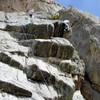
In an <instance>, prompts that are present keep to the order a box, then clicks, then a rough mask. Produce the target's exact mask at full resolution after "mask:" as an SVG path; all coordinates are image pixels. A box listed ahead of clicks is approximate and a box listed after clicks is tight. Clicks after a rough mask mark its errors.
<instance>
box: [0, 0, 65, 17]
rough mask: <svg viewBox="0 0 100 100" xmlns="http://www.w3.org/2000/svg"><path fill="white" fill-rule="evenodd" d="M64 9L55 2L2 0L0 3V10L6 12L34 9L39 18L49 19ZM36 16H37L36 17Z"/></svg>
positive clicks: (46, 0) (44, 0) (47, 0)
mask: <svg viewBox="0 0 100 100" xmlns="http://www.w3.org/2000/svg"><path fill="white" fill-rule="evenodd" d="M62 8H63V7H62V6H60V5H59V4H56V3H55V1H54V0H52V1H51V0H50V1H49V0H31V1H27V0H17V1H16V0H15V1H14V2H13V0H10V1H8V0H1V1H0V10H1V11H5V12H15V11H25V12H27V11H28V10H31V9H34V11H35V12H36V14H39V15H38V16H37V17H42V18H47V17H49V16H50V15H53V14H55V13H56V12H57V11H59V10H60V9H62ZM36 14H35V15H36Z"/></svg>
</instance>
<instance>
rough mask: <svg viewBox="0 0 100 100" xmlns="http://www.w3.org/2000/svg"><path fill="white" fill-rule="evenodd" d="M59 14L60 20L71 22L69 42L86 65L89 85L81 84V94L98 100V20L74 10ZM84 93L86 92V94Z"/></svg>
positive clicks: (99, 53) (99, 36) (99, 32)
mask: <svg viewBox="0 0 100 100" xmlns="http://www.w3.org/2000/svg"><path fill="white" fill-rule="evenodd" d="M59 13H60V15H61V19H63V20H64V19H68V20H69V21H70V22H71V27H72V30H73V32H72V37H71V39H70V41H71V42H72V44H73V45H74V46H75V48H76V49H77V50H78V52H79V55H80V56H81V58H82V59H83V60H84V61H85V64H86V77H85V78H86V81H88V82H89V83H88V84H87V82H83V88H82V89H83V92H82V93H83V94H84V95H85V96H86V95H87V96H86V99H87V100H99V98H100V97H99V96H100V78H99V76H100V73H99V71H100V59H99V58H100V18H98V17H94V16H91V15H89V14H86V13H82V12H80V11H78V10H77V9H74V8H68V9H65V10H61V11H59ZM87 77H88V78H87ZM84 84H85V85H84ZM85 88H86V89H85ZM88 88H89V89H88ZM86 91H88V93H87V92H86ZM94 91H95V92H94ZM88 94H89V95H91V96H89V95H88ZM90 97H91V98H90Z"/></svg>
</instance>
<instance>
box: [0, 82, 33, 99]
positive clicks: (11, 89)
mask: <svg viewBox="0 0 100 100" xmlns="http://www.w3.org/2000/svg"><path fill="white" fill-rule="evenodd" d="M0 91H2V92H6V93H9V94H13V95H16V96H22V97H24V96H25V97H31V96H32V93H31V92H30V91H28V90H24V89H22V88H21V87H17V86H15V85H13V84H11V83H8V82H5V81H0Z"/></svg>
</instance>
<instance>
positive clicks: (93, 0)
mask: <svg viewBox="0 0 100 100" xmlns="http://www.w3.org/2000/svg"><path fill="white" fill-rule="evenodd" d="M56 1H57V2H59V3H60V4H62V5H64V6H65V7H67V6H68V5H72V6H74V7H76V8H78V9H80V10H82V11H85V12H89V13H91V14H92V15H96V16H99V17H100V0H56Z"/></svg>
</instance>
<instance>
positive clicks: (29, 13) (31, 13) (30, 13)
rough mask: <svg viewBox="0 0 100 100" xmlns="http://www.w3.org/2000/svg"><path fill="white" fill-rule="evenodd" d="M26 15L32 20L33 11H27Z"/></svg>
mask: <svg viewBox="0 0 100 100" xmlns="http://www.w3.org/2000/svg"><path fill="white" fill-rule="evenodd" d="M27 13H28V15H29V16H30V18H32V17H33V14H34V9H31V10H27Z"/></svg>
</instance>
